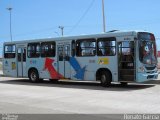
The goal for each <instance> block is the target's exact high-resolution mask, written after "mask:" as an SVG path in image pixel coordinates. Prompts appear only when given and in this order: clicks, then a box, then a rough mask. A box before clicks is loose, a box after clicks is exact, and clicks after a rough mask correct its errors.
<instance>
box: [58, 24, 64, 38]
mask: <svg viewBox="0 0 160 120" xmlns="http://www.w3.org/2000/svg"><path fill="white" fill-rule="evenodd" d="M58 28H59V29H61V33H62V37H63V35H64V27H63V26H59V27H58Z"/></svg>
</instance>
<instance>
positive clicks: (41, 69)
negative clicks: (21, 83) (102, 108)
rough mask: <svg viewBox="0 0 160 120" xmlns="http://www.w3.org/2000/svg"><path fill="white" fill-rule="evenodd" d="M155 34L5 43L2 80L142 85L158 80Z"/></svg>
mask: <svg viewBox="0 0 160 120" xmlns="http://www.w3.org/2000/svg"><path fill="white" fill-rule="evenodd" d="M156 66H157V51H156V40H155V36H154V34H152V33H150V32H145V31H110V32H106V33H101V34H92V35H80V36H70V37H58V38H47V39H35V40H23V41H15V42H5V43H4V50H3V73H4V75H5V76H10V77H20V78H29V80H30V81H31V82H35V83H36V82H41V81H43V80H44V79H49V80H50V81H53V82H54V81H58V80H76V81H99V82H100V83H101V85H102V86H104V87H105V86H109V85H110V84H111V83H112V82H118V83H121V84H122V85H127V83H142V82H145V81H149V80H155V79H157V77H158V70H157V67H156Z"/></svg>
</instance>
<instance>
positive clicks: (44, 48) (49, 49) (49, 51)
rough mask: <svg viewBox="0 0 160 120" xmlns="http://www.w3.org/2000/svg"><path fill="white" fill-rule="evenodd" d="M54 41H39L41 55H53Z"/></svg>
mask: <svg viewBox="0 0 160 120" xmlns="http://www.w3.org/2000/svg"><path fill="white" fill-rule="evenodd" d="M55 46H56V45H55V42H43V43H41V57H55V48H56V47H55Z"/></svg>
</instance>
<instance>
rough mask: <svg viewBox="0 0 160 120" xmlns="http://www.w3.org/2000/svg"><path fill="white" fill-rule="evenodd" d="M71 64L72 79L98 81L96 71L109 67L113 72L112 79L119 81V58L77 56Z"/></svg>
mask: <svg viewBox="0 0 160 120" xmlns="http://www.w3.org/2000/svg"><path fill="white" fill-rule="evenodd" d="M74 59H75V61H72V63H71V64H76V66H75V65H71V66H72V67H71V68H72V69H71V79H74V80H87V81H96V72H97V71H98V70H99V69H101V68H106V69H109V70H110V72H111V73H112V81H113V82H116V81H118V72H117V67H115V66H117V61H116V60H117V59H116V56H113V57H100V58H98V57H96V56H95V57H76V58H74Z"/></svg>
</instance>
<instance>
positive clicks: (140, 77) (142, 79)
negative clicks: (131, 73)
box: [137, 72, 158, 82]
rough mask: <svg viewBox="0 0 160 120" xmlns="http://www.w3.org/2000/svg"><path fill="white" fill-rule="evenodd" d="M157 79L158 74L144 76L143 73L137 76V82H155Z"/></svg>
mask: <svg viewBox="0 0 160 120" xmlns="http://www.w3.org/2000/svg"><path fill="white" fill-rule="evenodd" d="M157 78H158V72H155V73H152V74H144V73H138V74H137V82H146V81H150V80H156V79H157Z"/></svg>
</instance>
